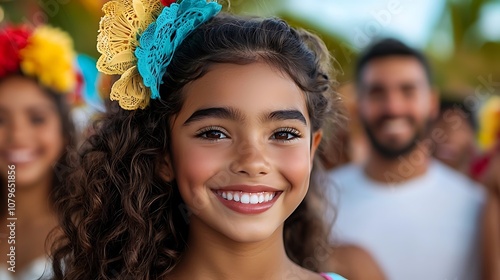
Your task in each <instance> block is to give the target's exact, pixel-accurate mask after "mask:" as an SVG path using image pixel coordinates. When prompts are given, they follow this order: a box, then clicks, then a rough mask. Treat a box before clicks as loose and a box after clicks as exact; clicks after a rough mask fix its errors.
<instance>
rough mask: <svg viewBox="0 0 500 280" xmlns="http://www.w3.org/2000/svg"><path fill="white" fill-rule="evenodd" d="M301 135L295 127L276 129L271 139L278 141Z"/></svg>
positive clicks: (292, 138) (289, 139)
mask: <svg viewBox="0 0 500 280" xmlns="http://www.w3.org/2000/svg"><path fill="white" fill-rule="evenodd" d="M299 137H300V133H299V132H298V131H296V130H295V129H286V130H282V131H276V132H274V133H273V135H272V136H271V139H273V140H278V141H291V140H294V139H297V138H299Z"/></svg>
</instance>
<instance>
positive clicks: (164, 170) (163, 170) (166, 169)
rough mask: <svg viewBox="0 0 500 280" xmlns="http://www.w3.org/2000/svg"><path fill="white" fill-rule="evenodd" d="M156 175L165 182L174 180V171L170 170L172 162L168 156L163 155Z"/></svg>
mask: <svg viewBox="0 0 500 280" xmlns="http://www.w3.org/2000/svg"><path fill="white" fill-rule="evenodd" d="M158 174H159V175H160V177H161V178H162V179H163V180H165V181H167V182H172V181H173V180H174V179H175V175H174V169H173V168H172V160H171V159H170V155H165V156H164V157H163V158H162V159H161V161H160V166H159V170H158Z"/></svg>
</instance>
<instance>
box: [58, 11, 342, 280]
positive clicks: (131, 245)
mask: <svg viewBox="0 0 500 280" xmlns="http://www.w3.org/2000/svg"><path fill="white" fill-rule="evenodd" d="M254 62H265V63H268V64H269V65H271V66H273V67H275V68H276V69H279V70H280V71H282V72H283V73H284V74H286V75H288V76H289V77H290V78H291V79H293V81H294V82H295V83H296V84H297V85H298V86H299V87H300V89H301V90H302V91H303V92H304V93H305V96H306V103H307V109H308V114H309V117H310V119H311V122H312V130H313V131H318V130H319V129H322V127H324V125H326V123H327V122H328V121H330V120H339V119H340V114H339V112H340V111H341V110H337V109H336V108H340V107H339V106H340V105H339V103H338V102H339V101H340V100H339V98H338V97H337V96H336V93H335V91H334V86H335V82H334V81H335V80H334V79H333V78H332V75H333V74H334V73H333V71H331V67H330V56H329V53H328V51H327V49H326V47H325V45H324V44H323V42H322V41H321V40H320V39H319V38H318V37H316V36H315V35H312V34H311V33H309V32H306V31H302V30H296V29H294V28H291V27H290V26H289V25H288V24H287V23H285V22H284V21H282V20H280V19H257V18H243V17H238V16H232V15H228V14H219V15H218V16H216V17H214V18H213V19H211V20H210V21H208V22H207V23H205V24H203V25H202V26H200V27H199V28H197V29H196V30H195V31H193V33H192V34H190V35H189V36H188V38H186V39H185V40H184V42H183V43H182V44H181V45H180V46H179V48H178V49H177V50H176V53H175V55H174V57H173V60H172V61H171V63H170V65H169V66H168V68H167V72H166V74H165V75H164V77H163V84H162V85H161V87H160V95H161V98H160V99H158V100H151V102H150V105H149V107H148V108H147V109H145V110H136V111H125V110H121V109H120V108H118V106H117V104H116V102H115V103H113V104H112V106H111V108H110V110H109V112H108V113H106V115H105V116H104V117H103V118H102V119H101V120H99V121H98V122H96V123H95V130H96V133H95V134H94V135H92V136H91V137H89V139H88V140H87V141H86V142H85V144H84V145H83V146H82V148H81V150H80V151H79V156H78V161H76V162H75V165H74V167H73V171H72V172H71V174H70V175H69V176H68V177H67V178H66V180H65V188H64V192H60V193H59V197H58V201H57V208H58V210H59V213H63V214H62V215H61V216H60V224H61V227H62V229H63V231H64V233H65V236H64V238H62V239H60V240H59V241H58V242H57V244H56V248H55V250H54V253H53V268H54V275H55V279H160V278H162V277H165V276H166V275H167V274H168V273H169V272H170V271H171V270H172V269H173V268H174V266H175V265H176V264H177V262H178V261H179V258H180V256H181V255H182V253H183V252H184V250H185V247H186V236H187V233H188V226H189V225H188V223H186V222H185V220H184V215H185V213H183V209H180V208H179V207H178V206H179V205H182V198H181V196H180V194H179V191H178V188H177V186H176V183H175V181H174V182H166V181H165V180H163V179H162V178H161V177H160V175H159V172H158V170H159V168H160V166H161V161H162V160H163V158H164V155H166V154H168V153H169V149H170V135H169V134H170V122H169V121H170V119H171V117H172V116H174V115H175V114H177V113H178V112H179V111H180V110H181V107H182V104H183V102H184V96H183V91H182V89H183V87H184V86H185V85H186V84H188V83H189V82H191V81H194V80H196V79H198V78H200V77H202V76H203V75H204V74H206V73H207V72H208V71H209V68H210V66H211V65H214V64H217V63H233V64H240V65H244V64H250V63H254ZM314 164H315V166H314V168H313V170H314V172H316V171H318V170H320V167H319V166H318V165H317V162H316V161H315V163H314ZM312 178H315V177H314V176H312ZM317 187H319V186H316V185H315V184H314V180H311V186H310V189H309V192H308V194H307V195H306V199H305V200H304V201H303V202H302V203H301V204H300V205H299V206H298V208H297V209H296V210H295V212H294V213H293V214H292V215H291V216H290V217H289V218H288V219H287V220H286V222H285V226H284V233H283V234H284V240H285V248H286V251H287V254H288V256H289V257H290V258H291V259H292V260H293V261H294V262H296V263H297V264H299V265H302V266H306V267H307V268H310V269H312V270H316V269H317V267H318V262H315V261H314V257H315V252H314V250H315V249H316V248H318V246H320V247H322V248H326V246H327V245H326V244H327V235H328V230H327V227H326V226H325V224H324V223H323V220H322V217H321V214H320V213H318V211H316V210H317V209H316V208H317V206H318V204H317V203H316V202H318V201H320V200H321V199H324V197H321V196H320V195H318V192H317V191H316V190H317V189H319V188H317ZM313 202H314V203H313Z"/></svg>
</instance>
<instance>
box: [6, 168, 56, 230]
mask: <svg viewBox="0 0 500 280" xmlns="http://www.w3.org/2000/svg"><path fill="white" fill-rule="evenodd" d="M51 190H52V178H51V176H47V178H43V179H42V180H40V181H39V182H37V183H35V184H32V185H29V186H21V185H19V184H16V188H15V193H14V194H15V197H14V198H13V199H14V201H15V211H14V216H13V217H17V219H18V220H17V221H18V224H20V225H22V224H25V223H28V224H33V223H39V222H43V220H44V218H48V217H52V216H53V214H54V212H53V205H51V202H50V199H49V196H50V191H51ZM2 192H3V197H5V202H2V203H4V205H6V204H7V202H8V201H7V198H8V190H7V188H4V189H2ZM6 208H7V207H5V210H2V213H1V214H2V216H4V217H5V216H11V215H9V212H8V211H7V209H6Z"/></svg>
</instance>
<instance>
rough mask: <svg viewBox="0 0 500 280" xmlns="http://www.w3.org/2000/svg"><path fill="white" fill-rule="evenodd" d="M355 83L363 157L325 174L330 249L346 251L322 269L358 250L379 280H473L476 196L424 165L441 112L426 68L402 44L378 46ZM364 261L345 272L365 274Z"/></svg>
mask: <svg viewBox="0 0 500 280" xmlns="http://www.w3.org/2000/svg"><path fill="white" fill-rule="evenodd" d="M356 83H357V91H358V97H357V98H358V104H359V106H358V110H359V111H358V113H359V116H360V119H361V121H362V123H363V125H364V127H365V130H366V134H367V136H368V139H369V142H370V150H369V155H368V158H367V160H366V162H365V163H364V164H362V165H355V164H351V165H347V166H343V167H341V168H339V169H336V170H334V171H333V172H332V173H331V174H330V176H331V177H330V178H331V180H332V188H331V189H332V190H335V191H332V194H331V201H332V202H333V203H335V204H336V207H337V220H336V223H335V226H334V228H333V234H332V238H333V242H334V244H333V245H334V246H337V247H338V246H340V247H341V248H344V250H343V251H344V252H337V254H336V255H335V256H334V259H333V260H329V262H330V263H342V262H344V263H345V261H346V259H349V258H348V257H347V258H346V257H345V256H346V254H349V249H350V248H351V249H352V248H357V247H359V248H362V249H363V250H365V252H366V253H367V255H369V256H371V257H372V258H373V260H374V261H375V262H376V263H377V264H378V266H379V268H380V270H381V271H382V273H383V274H384V276H385V277H386V278H387V279H391V280H392V279H394V280H402V279H404V280H413V279H415V280H421V279H439V280H441V279H467V280H474V279H481V278H480V275H479V274H480V269H479V263H478V262H479V261H478V259H479V240H478V238H479V231H478V229H479V218H480V214H481V210H482V209H483V204H484V192H483V189H481V188H480V187H479V186H478V185H476V183H474V182H473V181H471V180H470V179H469V178H467V177H466V176H465V175H463V174H461V173H459V172H456V171H455V170H453V169H451V168H449V167H447V166H446V165H444V164H442V163H440V162H439V161H437V160H433V159H432V157H431V152H430V149H429V146H430V145H432V144H433V142H437V141H436V140H438V139H441V138H440V137H443V134H441V135H436V134H434V135H431V136H430V138H427V135H428V131H429V128H430V125H431V123H432V121H434V120H435V119H436V118H437V116H438V113H439V104H438V103H439V101H438V95H437V93H436V92H435V91H434V90H433V88H432V82H431V71H430V67H429V64H428V62H427V59H426V58H425V57H424V56H423V54H421V53H420V52H418V51H416V50H414V49H412V48H410V47H408V46H406V45H405V44H403V43H402V42H400V41H397V40H394V39H384V40H381V41H378V42H377V43H375V44H374V45H372V46H371V47H370V48H368V49H367V50H366V52H365V53H363V54H362V56H361V57H360V59H359V60H358V64H357V69H356ZM345 248H347V249H345ZM351 251H352V250H351ZM366 260H367V258H366V254H365V257H363V258H362V259H360V260H356V259H355V258H351V259H350V261H351V262H352V263H351V264H344V265H346V266H348V267H358V270H363V267H364V263H363V262H364V261H366ZM368 261H370V262H371V260H370V259H369V258H368ZM337 271H341V270H337ZM344 275H345V276H346V277H347V278H348V279H354V278H353V277H351V275H348V274H344ZM357 279H375V278H372V277H371V275H366V276H365V277H363V278H357Z"/></svg>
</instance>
